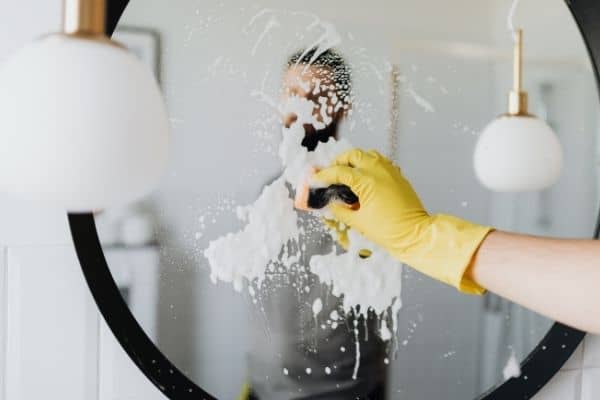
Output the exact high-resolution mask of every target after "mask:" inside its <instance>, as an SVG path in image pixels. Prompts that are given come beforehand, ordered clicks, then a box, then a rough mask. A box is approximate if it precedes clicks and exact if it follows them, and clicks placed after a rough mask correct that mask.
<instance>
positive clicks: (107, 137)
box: [0, 0, 169, 212]
mask: <svg viewBox="0 0 600 400" xmlns="http://www.w3.org/2000/svg"><path fill="white" fill-rule="evenodd" d="M104 23H105V3H104V1H103V0H87V1H86V0H67V1H66V2H65V25H64V27H65V28H64V32H62V33H59V34H52V35H49V36H46V37H43V38H41V39H39V40H37V41H35V42H33V43H31V44H29V45H28V46H26V47H25V48H23V49H21V50H20V51H18V52H17V53H16V54H15V55H14V56H12V57H11V58H10V59H9V60H8V61H6V62H5V63H4V64H3V65H2V66H1V67H0V191H3V192H10V193H13V194H16V195H18V196H21V197H23V198H27V199H33V200H39V201H42V202H44V203H50V204H52V205H55V206H59V207H61V208H64V209H66V210H68V211H75V212H86V211H92V210H98V209H104V208H106V207H109V206H114V205H120V204H124V203H127V202H130V201H132V200H135V199H137V198H139V197H141V196H143V195H145V194H146V193H148V192H149V191H150V190H151V189H152V188H153V187H154V186H155V185H156V184H157V182H158V180H159V179H160V177H161V175H162V173H163V171H164V169H165V166H166V162H167V154H168V147H169V121H168V117H167V112H166V107H165V104H164V101H163V99H162V96H161V93H160V90H159V87H158V84H157V82H156V80H155V78H154V77H153V75H152V73H151V72H150V71H149V69H148V68H147V67H145V66H144V65H143V64H142V63H141V62H140V61H138V60H137V59H136V58H135V57H134V56H133V55H132V54H130V53H129V52H128V51H127V50H126V49H124V48H123V47H122V46H120V45H119V44H117V43H115V42H113V41H111V40H110V39H109V38H107V37H106V36H105V35H104Z"/></svg>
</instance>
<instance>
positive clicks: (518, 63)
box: [508, 29, 529, 116]
mask: <svg viewBox="0 0 600 400" xmlns="http://www.w3.org/2000/svg"><path fill="white" fill-rule="evenodd" d="M514 41H515V46H514V54H513V89H512V90H511V91H510V93H509V95H508V114H509V115H513V116H527V115H529V113H528V112H527V92H525V91H523V30H522V29H518V30H517V31H516V32H515V39H514Z"/></svg>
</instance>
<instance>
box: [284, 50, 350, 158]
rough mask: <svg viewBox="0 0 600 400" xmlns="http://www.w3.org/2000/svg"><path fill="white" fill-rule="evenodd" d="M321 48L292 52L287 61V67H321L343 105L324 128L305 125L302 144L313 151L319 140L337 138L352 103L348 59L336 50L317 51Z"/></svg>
mask: <svg viewBox="0 0 600 400" xmlns="http://www.w3.org/2000/svg"><path fill="white" fill-rule="evenodd" d="M318 51H319V48H317V47H313V48H311V49H309V50H306V49H304V50H299V51H297V52H295V53H294V54H292V55H291V56H290V58H289V59H288V62H287V67H288V68H290V67H293V66H296V65H304V66H311V67H316V68H320V69H321V70H322V71H324V72H325V71H326V72H327V73H328V74H330V75H329V78H330V79H331V81H332V82H333V84H334V85H335V92H336V95H337V97H338V99H339V101H341V102H342V104H343V106H344V107H342V108H340V109H339V110H338V111H337V112H335V113H334V115H333V121H332V122H331V123H330V124H329V125H327V126H326V127H325V128H323V129H319V130H316V129H315V128H314V127H313V126H312V125H305V126H304V130H305V132H306V135H305V137H304V139H303V140H302V146H304V147H306V148H307V149H308V150H309V151H313V150H314V149H315V148H316V147H317V145H318V144H319V142H322V143H325V142H327V141H328V140H329V138H330V137H333V138H337V131H338V124H339V122H340V120H341V119H342V118H343V117H344V115H345V114H346V112H347V108H348V107H350V105H351V104H352V71H351V68H350V66H349V65H348V64H347V63H346V60H344V58H343V57H342V56H341V55H340V54H339V53H338V52H337V51H335V50H333V49H327V50H325V51H323V52H320V53H317V52H318Z"/></svg>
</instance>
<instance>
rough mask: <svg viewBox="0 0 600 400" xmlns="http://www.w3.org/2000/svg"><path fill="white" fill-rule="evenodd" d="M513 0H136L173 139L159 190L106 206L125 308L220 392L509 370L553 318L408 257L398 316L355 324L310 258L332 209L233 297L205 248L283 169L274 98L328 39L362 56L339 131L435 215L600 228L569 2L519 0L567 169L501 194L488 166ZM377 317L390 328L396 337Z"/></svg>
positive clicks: (537, 90)
mask: <svg viewBox="0 0 600 400" xmlns="http://www.w3.org/2000/svg"><path fill="white" fill-rule="evenodd" d="M509 6H510V4H509V2H508V1H505V0H455V1H442V0H424V1H419V2H415V1H406V0H403V1H383V0H375V1H372V2H369V3H368V5H366V4H365V3H364V2H359V1H354V0H351V1H346V2H343V3H340V2H335V4H334V2H323V1H313V0H308V1H304V2H301V3H298V2H282V1H274V0H258V1H253V2H250V3H249V2H245V1H238V2H235V1H233V2H218V1H214V2H213V1H206V0H203V1H199V0H178V1H177V2H164V1H159V0H143V1H142V0H132V1H131V2H130V4H129V6H128V7H127V9H126V11H125V14H124V15H123V17H122V18H121V21H120V23H119V25H118V27H117V32H116V34H115V38H116V39H117V40H120V41H121V42H122V43H123V44H125V45H126V46H127V47H129V48H130V49H131V50H132V51H133V52H134V53H135V54H136V55H137V56H139V57H140V58H141V59H142V60H143V61H144V62H145V63H147V64H148V65H149V67H150V68H152V69H153V70H154V71H155V73H156V74H157V77H159V78H160V84H161V86H162V89H163V91H164V93H165V97H166V101H167V107H168V109H169V113H170V116H171V126H172V138H173V142H172V143H173V149H172V154H171V162H170V168H169V171H168V173H167V174H166V176H165V178H164V180H163V182H162V184H161V186H160V188H159V189H158V190H157V191H156V192H155V193H154V194H152V195H151V196H149V197H148V198H146V199H144V200H143V201H140V202H139V203H137V204H134V205H132V206H130V207H127V208H126V209H120V210H108V211H105V212H103V213H102V214H101V215H99V216H98V217H97V225H98V232H99V235H100V237H101V239H102V242H103V248H104V251H105V254H106V257H107V261H108V264H109V266H110V267H111V271H112V273H113V275H114V277H115V279H116V281H117V283H118V284H119V286H120V288H121V290H122V293H123V296H124V297H125V299H126V300H127V302H128V304H129V305H130V307H131V309H132V312H133V313H134V315H135V316H136V318H137V319H138V321H139V322H140V324H141V325H142V326H143V328H144V329H145V331H146V332H147V333H148V335H149V336H150V337H151V338H152V339H153V340H154V342H155V343H156V344H157V346H158V347H159V348H160V349H161V350H162V351H163V352H164V354H165V355H166V356H167V357H168V358H169V359H170V360H171V361H172V362H173V363H174V364H175V365H177V366H178V367H179V368H180V369H181V370H182V371H184V372H185V373H186V374H187V375H188V376H189V377H190V379H192V380H193V381H194V382H196V383H197V384H198V385H199V386H201V387H202V388H204V389H205V390H207V391H209V392H210V393H211V394H213V395H214V396H216V397H217V398H219V399H232V398H236V396H237V395H238V394H239V393H240V392H241V391H242V387H243V386H244V384H245V383H248V384H250V386H251V388H252V389H253V391H254V392H255V394H256V395H257V398H260V399H284V398H290V399H291V398H295V399H296V398H298V399H300V398H327V399H336V398H340V399H348V398H354V397H356V396H358V397H360V398H367V396H370V398H382V397H380V396H379V395H378V393H382V392H386V393H387V395H388V398H389V399H417V398H425V399H433V398H448V399H466V398H474V397H476V396H477V395H478V394H480V393H482V392H484V391H486V390H488V389H490V388H492V387H493V386H495V385H497V384H499V383H501V382H502V381H503V380H504V379H505V378H504V375H503V371H504V370H505V369H506V367H507V365H508V366H510V365H509V363H508V361H509V359H511V358H513V357H514V359H515V360H518V361H521V360H523V359H524V358H525V357H526V355H527V354H528V353H529V352H530V351H531V350H532V349H533V348H534V347H535V346H536V344H537V343H538V342H539V340H540V339H541V338H542V337H543V335H544V334H545V333H546V332H547V331H548V328H549V327H550V326H551V324H552V322H551V321H549V320H547V319H546V318H544V317H541V316H539V315H537V314H535V313H533V312H531V311H528V310H525V309H523V308H521V307H519V306H517V305H515V304H513V303H511V302H509V301H507V300H504V299H501V298H499V297H497V296H495V295H493V294H487V295H485V296H467V295H463V294H460V293H458V292H457V291H456V290H455V289H453V288H450V287H447V286H445V285H444V284H441V283H438V282H435V281H433V280H431V279H429V278H427V277H425V276H423V275H421V274H419V273H418V272H415V271H413V270H411V269H410V268H408V267H405V268H404V269H403V270H402V282H401V290H400V287H398V293H397V295H398V296H399V299H400V300H401V307H400V309H399V310H398V311H397V320H396V322H395V323H392V322H391V321H392V319H393V318H392V317H395V316H396V312H395V311H396V310H387V313H386V314H385V316H384V318H377V316H376V315H374V313H369V314H367V319H366V320H365V318H364V316H363V317H359V318H354V317H353V313H348V312H344V310H343V309H342V307H341V306H340V300H339V299H338V298H337V297H336V296H334V295H333V294H332V293H331V290H330V289H329V287H328V286H326V285H322V284H320V283H319V282H318V279H317V278H316V277H315V276H313V275H311V274H309V273H307V272H306V268H307V267H306V265H307V261H306V260H305V259H306V258H310V256H311V255H313V254H321V253H322V252H323V248H327V249H329V250H328V251H330V249H331V248H332V239H331V238H330V237H329V236H328V234H327V233H326V231H325V230H324V229H321V228H320V226H321V222H320V220H319V217H312V218H311V217H307V216H303V217H301V218H300V225H303V226H304V228H305V229H304V236H305V237H304V238H303V239H302V240H303V241H304V242H305V243H308V246H304V247H302V246H300V247H301V248H302V254H303V256H302V257H300V258H299V259H298V260H297V262H289V263H288V265H283V266H282V265H281V263H279V264H278V263H277V262H271V263H268V262H267V263H265V264H264V269H266V268H267V266H269V268H270V272H267V278H265V280H264V282H263V284H262V285H259V284H258V283H257V282H256V281H254V282H248V281H247V280H241V281H240V282H238V285H236V286H239V285H241V287H238V288H237V289H240V290H239V291H237V290H235V288H234V285H232V284H231V283H229V282H223V281H218V282H217V283H213V282H212V280H211V268H210V266H209V263H208V261H207V259H206V257H205V256H204V251H205V249H207V248H208V247H209V244H210V243H211V241H213V240H216V239H218V238H220V237H223V235H226V234H228V233H235V232H238V231H239V230H241V229H243V228H244V226H245V224H246V223H245V222H244V221H242V220H240V219H239V218H238V216H237V214H236V209H237V207H238V206H246V205H249V204H252V203H253V202H254V201H255V200H256V199H257V198H258V197H259V195H260V194H261V191H262V189H263V187H265V186H266V185H268V184H271V183H273V182H274V181H275V180H276V179H277V178H278V176H280V175H281V173H282V165H281V161H280V158H279V155H278V148H279V146H280V143H281V139H282V137H283V136H282V135H284V134H285V132H283V133H282V115H281V108H280V105H281V104H282V103H283V102H285V99H286V98H287V97H288V96H289V95H290V90H296V91H298V90H300V89H301V86H302V84H296V85H294V84H290V83H289V79H290V76H289V75H290V68H288V60H289V59H290V56H291V55H292V54H294V53H296V52H297V51H299V50H300V51H301V50H303V49H307V48H310V47H311V46H314V45H315V44H318V45H320V46H324V48H327V47H329V46H333V47H334V48H335V51H336V52H337V54H338V55H340V56H341V57H342V58H343V60H344V61H345V63H346V65H348V66H349V67H350V70H351V85H352V90H351V96H348V99H347V101H346V102H344V104H348V105H349V107H347V112H346V113H344V116H343V118H341V119H340V120H339V125H338V126H337V132H336V134H337V135H338V136H339V137H343V138H344V139H347V140H349V141H350V142H352V144H353V145H355V146H358V147H363V148H367V149H371V148H373V149H377V150H379V151H380V152H382V153H383V154H386V155H388V156H389V157H390V158H392V159H393V160H394V161H395V162H396V163H397V164H398V165H399V166H401V168H402V170H403V172H404V174H405V175H406V176H407V177H408V178H409V179H410V181H411V182H412V183H413V185H414V187H415V189H416V191H417V192H418V193H419V195H420V196H421V198H422V200H423V202H424V204H425V205H426V207H427V209H428V210H429V211H430V212H432V213H435V212H443V213H448V214H453V215H458V216H460V217H462V218H466V219H469V220H472V221H475V222H478V223H481V224H489V225H491V226H494V227H497V228H499V229H504V230H510V231H517V232H522V233H530V234H537V235H543V236H556V237H581V238H585V237H591V235H592V232H593V225H594V219H595V213H596V208H595V207H596V204H597V203H598V202H597V199H598V185H597V172H596V160H597V156H596V154H597V149H596V137H597V132H598V117H597V116H598V110H597V108H598V107H597V99H596V96H597V94H596V89H595V83H594V78H593V73H592V70H591V67H590V63H589V59H588V57H587V54H586V52H585V47H584V44H583V41H582V39H581V36H580V34H579V32H578V31H577V28H576V26H575V23H574V21H573V18H572V17H571V15H570V14H569V11H568V9H567V8H566V6H565V5H564V3H563V2H562V1H559V0H530V1H526V2H525V1H524V2H522V4H521V5H520V7H519V8H518V10H517V13H516V17H515V23H516V25H517V26H522V27H523V29H524V32H525V67H524V68H525V89H526V90H527V91H528V92H529V96H530V109H531V111H532V112H533V113H534V114H536V115H538V116H539V117H540V118H543V119H545V120H546V121H547V122H548V123H549V125H551V126H552V127H553V128H554V130H555V131H556V132H557V134H558V136H559V139H560V141H561V143H562V145H563V149H564V154H565V167H564V171H563V173H562V176H561V179H560V180H559V182H558V183H557V184H556V185H554V186H553V187H552V188H550V189H548V190H544V191H540V192H532V193H522V194H497V193H492V192H489V191H488V190H486V189H484V188H483V187H482V186H481V185H480V184H479V183H478V182H477V179H476V177H475V174H474V171H473V166H472V157H473V150H474V146H475V143H476V140H477V137H478V135H479V133H480V132H481V130H482V129H483V128H484V127H485V125H486V124H487V123H488V122H490V121H491V120H492V119H493V118H495V117H496V116H497V115H499V114H501V113H503V112H505V111H506V107H507V105H506V94H507V92H508V90H509V89H510V85H511V73H512V70H511V55H512V53H511V51H512V43H511V35H510V33H509V32H508V30H507V26H506V25H507V24H506V20H507V13H508V9H509ZM292 64H293V63H292ZM294 65H295V64H293V66H294ZM292 69H293V68H292ZM325 69H327V68H325ZM313 72H315V71H313ZM315 74H317V75H318V73H317V72H315ZM301 75H302V74H301ZM337 77H338V76H337V75H336V76H335V78H337ZM327 79H333V78H331V76H329V77H327V76H326V77H321V80H323V81H327ZM312 82H313V83H314V81H312ZM336 84H338V85H337V86H336V90H337V89H339V87H340V86H339V82H336ZM346 84H347V83H346ZM343 85H344V83H343V82H342V83H341V86H342V89H343ZM298 86H300V89H299V88H298ZM294 93H296V94H297V95H299V96H300V95H301V94H298V93H299V92H294ZM330 97H331V96H330ZM340 97H342V96H341V95H340ZM317 101H318V99H317ZM342 109H343V107H342ZM283 114H285V113H283ZM307 129H309V128H307ZM267 204H268V207H266V211H265V213H266V214H267V215H273V216H274V217H273V218H274V219H277V218H278V216H279V214H278V212H279V211H278V208H277V205H276V204H271V203H267ZM271 206H272V208H271ZM270 213H271V214H270ZM276 222H277V221H276ZM283 223H284V222H283V221H281V225H283ZM275 226H279V225H278V224H277V223H276V224H275ZM283 230H284V229H283V228H282V229H281V231H283ZM275 231H277V232H279V231H280V230H279V229H274V230H273V231H272V232H270V233H269V234H270V235H271V234H273V235H276V234H277V233H276V232H275ZM244 248H245V243H240V245H239V248H235V247H232V248H231V251H232V253H235V252H237V251H239V252H242V251H243V249H244ZM254 250H256V249H254ZM338 251H339V250H338ZM248 254H250V255H253V254H256V251H255V252H254V253H252V252H250V253H248ZM288 255H289V254H288ZM276 259H277V257H276ZM279 261H281V259H280V257H279ZM248 263H250V260H248ZM284 264H285V263H284ZM292 264H293V265H292ZM390 279H392V278H390ZM399 304H400V302H397V303H396V305H399ZM333 311H335V313H333ZM346 311H348V310H346ZM336 314H337V315H336ZM354 321H356V325H355V322H354ZM383 325H386V326H389V327H390V330H391V331H392V335H391V338H389V339H388V340H383V339H386V333H387V332H383V330H384V329H382V326H383ZM394 325H395V329H393V326H394ZM355 328H356V331H355ZM356 332H357V333H356ZM382 336H383V339H382ZM357 338H358V343H357V340H356V339H357ZM357 350H358V351H360V357H359V359H358V362H357V357H356V356H357ZM507 363H508V364H507ZM508 369H510V368H508ZM507 372H510V371H508V370H507ZM353 378H355V379H353ZM269 393H270V394H269ZM316 394H320V395H321V396H322V397H317V395H316ZM349 395H350V397H349ZM336 396H337V397H336ZM378 396H379V397H378Z"/></svg>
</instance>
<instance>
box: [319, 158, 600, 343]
mask: <svg viewBox="0 0 600 400" xmlns="http://www.w3.org/2000/svg"><path fill="white" fill-rule="evenodd" d="M315 178H316V179H317V180H319V181H321V182H324V183H327V184H333V183H338V184H345V185H348V186H349V187H350V188H351V189H352V190H353V191H354V192H355V193H356V194H357V195H358V197H359V200H360V208H359V209H358V210H356V211H354V210H350V209H348V208H346V207H344V206H343V205H339V204H332V205H331V206H330V210H331V211H332V212H333V214H334V216H335V217H336V219H338V220H339V221H341V222H343V223H344V224H346V225H348V226H350V227H351V228H353V229H355V230H357V231H358V232H360V233H361V234H363V235H364V236H365V237H366V238H368V239H370V240H371V241H373V242H374V243H376V244H377V245H379V246H381V247H383V248H384V249H386V250H387V251H388V252H389V253H390V254H392V255H393V256H394V257H395V258H397V259H398V260H400V261H402V262H404V263H406V264H408V265H410V266H411V267H413V268H415V269H417V270H419V271H421V272H423V273H425V274H427V275H429V276H431V277H433V278H435V279H438V280H441V281H443V282H446V283H448V284H450V285H453V286H455V287H457V288H458V289H459V290H461V291H463V292H466V293H471V294H481V293H483V292H484V288H485V289H488V290H490V291H492V292H494V293H496V294H498V295H500V296H502V297H505V298H508V299H510V300H512V301H514V302H516V303H519V304H521V305H523V306H525V307H527V308H530V309H532V310H534V311H537V312H539V313H542V314H544V315H547V316H548V317H551V318H553V319H556V320H558V321H561V322H563V323H565V324H567V325H571V326H574V327H577V328H579V329H584V330H588V331H591V332H597V333H600V318H597V317H596V315H598V311H600V279H599V278H600V243H597V242H594V241H591V240H561V239H546V238H538V237H531V236H525V235H518V234H511V233H504V232H497V231H494V230H493V228H490V227H484V226H480V225H477V224H473V223H470V222H468V221H464V220H462V219H460V218H456V217H453V216H449V215H444V214H437V215H429V213H427V211H426V210H425V208H424V207H423V205H422V204H421V201H420V200H419V198H418V196H417V194H416V193H415V192H414V190H413V189H412V186H411V185H410V183H409V182H408V181H407V180H406V179H405V178H404V177H403V176H402V174H401V172H400V170H399V169H398V168H397V167H396V166H395V165H393V164H392V163H391V162H390V161H389V160H387V159H386V158H385V157H383V156H381V155H380V154H379V153H377V152H373V151H370V152H365V151H362V150H358V149H354V150H351V151H350V152H347V153H345V154H342V155H341V156H340V157H338V158H337V159H336V161H335V163H334V165H332V166H330V167H329V168H325V169H323V170H321V171H320V172H319V173H317V174H316V175H315ZM596 265H598V267H597V266H596Z"/></svg>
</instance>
